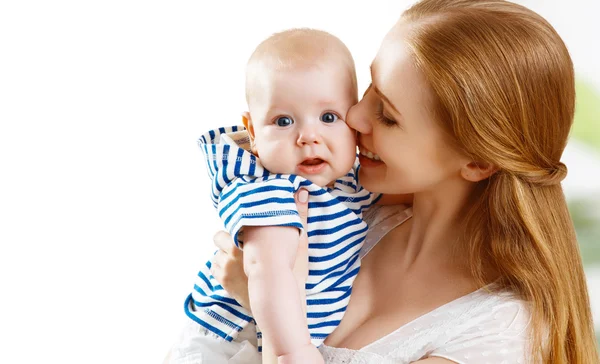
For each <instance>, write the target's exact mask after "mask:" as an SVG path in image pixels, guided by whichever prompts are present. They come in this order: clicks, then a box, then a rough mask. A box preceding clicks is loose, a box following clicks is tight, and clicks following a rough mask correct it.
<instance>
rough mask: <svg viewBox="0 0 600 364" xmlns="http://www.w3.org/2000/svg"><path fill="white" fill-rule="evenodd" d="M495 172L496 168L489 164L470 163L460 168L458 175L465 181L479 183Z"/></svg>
mask: <svg viewBox="0 0 600 364" xmlns="http://www.w3.org/2000/svg"><path fill="white" fill-rule="evenodd" d="M497 171H498V167H496V166H495V165H493V164H491V163H488V162H475V161H471V162H468V163H467V164H465V165H464V166H463V167H462V168H461V170H460V175H461V176H462V178H464V179H466V180H467V181H471V182H479V181H483V180H484V179H486V178H488V177H489V176H491V175H492V174H494V173H496V172H497Z"/></svg>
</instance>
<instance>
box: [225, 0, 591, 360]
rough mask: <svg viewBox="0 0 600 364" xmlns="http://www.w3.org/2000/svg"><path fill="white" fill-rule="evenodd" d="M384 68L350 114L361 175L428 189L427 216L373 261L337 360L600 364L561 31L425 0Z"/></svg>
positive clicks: (393, 186) (447, 0)
mask: <svg viewBox="0 0 600 364" xmlns="http://www.w3.org/2000/svg"><path fill="white" fill-rule="evenodd" d="M371 73H372V84H371V86H370V87H369V89H368V90H367V92H366V93H365V95H364V97H363V99H362V101H360V102H359V103H358V104H357V105H355V106H354V107H353V108H352V109H351V110H350V111H349V113H348V115H347V123H348V124H349V125H350V126H351V127H353V128H354V129H356V130H357V131H358V143H359V147H360V149H361V156H360V159H361V165H362V167H361V170H360V175H359V177H360V180H361V182H362V184H363V186H364V187H365V188H367V189H369V190H371V191H374V192H382V193H385V194H405V193H414V205H413V208H412V211H411V210H407V211H405V212H404V213H406V214H407V215H408V216H410V215H412V218H411V219H408V220H407V221H406V222H404V223H402V224H399V225H398V226H395V227H393V228H392V229H391V230H389V232H387V233H386V234H385V236H383V238H381V239H380V240H379V242H378V243H377V244H376V245H375V246H374V247H373V248H372V249H371V250H370V252H369V253H368V254H367V255H365V256H364V258H363V261H362V267H361V271H360V273H359V275H358V277H357V280H356V282H355V286H354V288H353V292H352V299H351V301H350V305H349V306H348V309H347V312H346V314H345V316H344V319H343V320H342V322H341V323H340V325H339V326H338V328H337V329H336V330H335V331H334V332H333V333H332V334H331V335H330V336H329V337H328V338H327V340H326V341H325V345H324V346H323V347H321V348H320V351H321V354H322V355H323V357H324V358H325V361H326V362H331V363H350V362H352V363H355V362H356V363H363V362H364V363H371V362H372V363H386V362H389V363H405V362H415V363H424V364H435V363H440V364H441V363H484V362H490V363H501V362H506V363H526V362H543V363H570V364H571V363H597V362H598V360H599V359H598V353H597V350H596V342H595V338H594V334H593V326H592V319H591V314H590V308H589V302H588V294H587V288H586V283H585V277H584V273H583V268H582V263H581V259H580V255H579V250H578V244H577V241H576V238H575V233H574V229H573V224H572V222H571V219H570V217H569V213H568V210H567V206H566V203H565V198H564V195H563V192H562V188H561V186H560V181H561V180H562V179H563V178H564V177H565V175H566V172H567V170H566V167H565V165H564V164H562V163H561V162H560V157H561V154H562V152H563V149H564V147H565V145H566V143H567V138H568V135H569V130H570V127H571V124H572V121H573V113H574V97H575V95H574V75H573V65H572V62H571V59H570V56H569V54H568V52H567V49H566V47H565V45H564V43H563V42H562V40H561V38H560V37H559V36H558V34H557V33H556V32H555V30H554V29H553V28H552V27H551V26H550V25H549V24H548V23H547V22H546V21H545V20H544V19H543V18H541V17H540V16H538V15H537V14H535V13H534V12H532V11H530V10H528V9H526V8H524V7H522V6H519V5H515V4H512V3H508V2H504V1H500V0H482V1H467V0H424V1H421V2H419V3H417V4H416V5H414V6H413V7H412V8H410V9H409V10H407V11H406V12H405V13H404V14H403V16H402V18H401V19H400V21H399V22H398V23H397V24H396V25H395V26H394V27H393V28H392V29H391V31H390V32H389V33H388V34H387V36H386V37H385V39H384V41H383V43H382V45H381V48H380V50H379V52H378V54H377V56H376V58H375V60H374V61H373V64H372V67H371ZM367 152H371V153H373V155H377V156H378V157H379V158H375V159H373V158H368V157H366V156H365V155H363V154H366V155H370V154H368V153H367ZM299 209H303V204H299ZM215 240H216V243H217V245H218V246H220V247H221V248H222V250H221V251H220V252H219V254H217V257H216V262H217V263H218V264H216V265H215V271H214V274H215V276H216V277H217V278H218V279H219V278H220V279H222V283H223V285H224V286H225V288H226V289H227V290H228V291H230V292H232V294H234V295H235V296H236V297H239V298H240V301H244V297H245V296H247V287H244V285H243V284H242V285H240V284H239V282H243V280H242V279H235V278H234V279H232V277H237V275H236V272H239V269H238V268H239V265H236V264H237V263H238V262H240V256H241V252H239V251H235V250H233V249H231V248H230V242H229V238H228V237H224V236H223V234H220V235H217V237H216V238H215ZM230 282H237V284H235V283H234V284H231V283H230ZM259 324H260V323H259ZM281 359H282V358H280V362H282V360H281ZM283 359H285V358H283Z"/></svg>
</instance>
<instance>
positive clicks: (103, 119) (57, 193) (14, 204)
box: [0, 0, 600, 363]
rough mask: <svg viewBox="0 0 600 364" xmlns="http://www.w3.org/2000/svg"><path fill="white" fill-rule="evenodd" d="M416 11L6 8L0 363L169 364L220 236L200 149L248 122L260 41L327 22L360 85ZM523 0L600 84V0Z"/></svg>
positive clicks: (282, 5)
mask: <svg viewBox="0 0 600 364" xmlns="http://www.w3.org/2000/svg"><path fill="white" fill-rule="evenodd" d="M411 2H412V1H398V0H396V1H373V0H372V1H369V2H367V1H360V2H358V1H356V2H352V1H312V0H311V1H307V0H304V1H302V2H299V1H297V2H283V1H279V2H276V1H252V2H241V1H240V2H237V3H236V2H232V1H228V2H226V1H223V2H210V3H208V2H201V1H171V2H167V1H130V0H123V1H114V0H112V1H3V2H1V3H0V185H1V188H0V287H1V291H0V295H1V297H2V298H0V362H3V363H37V362H52V363H54V362H60V363H159V362H161V360H162V358H163V356H164V354H165V353H166V352H167V350H168V348H169V346H170V344H171V343H172V341H173V340H174V338H175V336H176V335H177V333H178V331H179V329H180V327H181V325H182V323H183V322H184V314H183V301H184V298H185V297H186V295H187V294H188V293H189V292H190V290H191V289H192V286H193V281H194V277H195V275H196V272H197V271H198V268H199V267H200V265H201V264H203V263H204V261H205V260H206V258H207V256H208V254H210V252H211V251H212V240H211V238H212V235H213V234H214V233H215V232H216V231H217V230H219V229H220V228H221V222H220V221H219V220H218V219H217V218H216V213H215V211H214V209H213V207H212V205H211V203H210V200H209V189H208V177H207V174H206V171H205V170H204V166H203V162H202V157H201V153H200V151H199V149H198V148H197V146H196V139H197V137H198V136H200V135H201V134H202V133H204V132H205V131H206V130H208V129H211V128H214V127H217V126H221V125H231V124H239V122H240V113H241V112H242V111H244V109H245V101H244V76H243V72H244V66H245V63H246V60H247V58H248V57H249V55H250V53H251V52H252V50H253V48H254V47H255V46H256V45H257V44H258V43H259V42H260V41H261V40H263V39H264V38H265V37H267V36H268V35H270V34H271V33H273V32H276V31H280V30H283V29H286V28H291V27H315V28H320V29H324V30H327V31H329V32H331V33H333V34H334V35H337V36H338V37H340V38H341V39H342V41H344V42H345V43H346V44H347V46H348V47H349V49H350V50H351V51H352V53H353V55H354V57H355V61H356V65H357V71H358V77H359V87H360V91H361V92H362V91H364V89H365V87H366V86H367V84H368V83H369V79H368V66H369V63H370V61H371V60H372V58H373V57H374V55H375V53H376V51H377V48H378V46H379V43H380V41H381V39H382V38H383V36H384V35H385V33H386V31H387V30H388V29H389V28H390V27H391V26H392V25H393V23H394V22H395V21H396V19H397V18H398V17H399V15H400V13H401V11H402V10H403V9H404V8H406V7H407V6H408V5H409V4H410V3H411ZM521 3H523V4H526V5H528V6H530V7H532V8H533V9H535V10H537V11H538V12H540V13H541V14H542V15H543V16H545V17H547V18H548V19H549V20H550V21H551V23H553V24H554V25H555V27H556V28H557V30H558V31H559V33H560V34H561V35H562V36H563V37H564V39H565V41H566V42H567V45H568V46H569V48H570V50H571V52H572V55H573V58H574V60H575V64H576V68H577V70H578V72H579V73H580V74H583V75H585V77H588V78H590V79H592V80H595V81H593V82H595V84H596V85H600V82H598V80H600V77H599V69H598V66H596V65H597V64H600V57H599V53H598V46H597V45H596V44H597V38H598V35H600V27H599V26H598V22H597V19H596V14H597V13H595V12H594V11H591V9H590V5H588V4H593V3H594V2H587V1H584V0H580V1H569V2H567V1H560V2H559V1H541V0H540V1H534V0H531V1H521ZM570 168H572V167H571V166H570ZM566 182H567V183H569V182H572V181H569V179H567V181H566ZM579 183H583V184H584V185H585V184H588V185H589V184H592V183H593V184H597V180H596V181H595V182H591V181H586V180H582V181H579ZM590 288H592V287H590ZM597 288H598V287H593V289H596V290H597Z"/></svg>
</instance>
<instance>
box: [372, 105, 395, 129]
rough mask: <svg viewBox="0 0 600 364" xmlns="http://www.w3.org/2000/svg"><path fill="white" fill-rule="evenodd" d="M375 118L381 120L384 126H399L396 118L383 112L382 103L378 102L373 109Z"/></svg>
mask: <svg viewBox="0 0 600 364" xmlns="http://www.w3.org/2000/svg"><path fill="white" fill-rule="evenodd" d="M375 116H376V117H377V120H379V121H381V122H382V123H383V124H384V125H386V126H399V125H398V123H397V122H396V120H394V119H391V118H388V117H387V116H385V114H384V112H383V103H381V102H380V103H379V104H378V105H377V108H376V109H375Z"/></svg>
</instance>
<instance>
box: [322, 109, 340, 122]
mask: <svg viewBox="0 0 600 364" xmlns="http://www.w3.org/2000/svg"><path fill="white" fill-rule="evenodd" d="M337 119H339V117H338V116H337V115H336V114H334V113H332V112H326V113H325V114H323V115H321V121H322V122H324V123H333V122H335V121H336V120H337Z"/></svg>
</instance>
